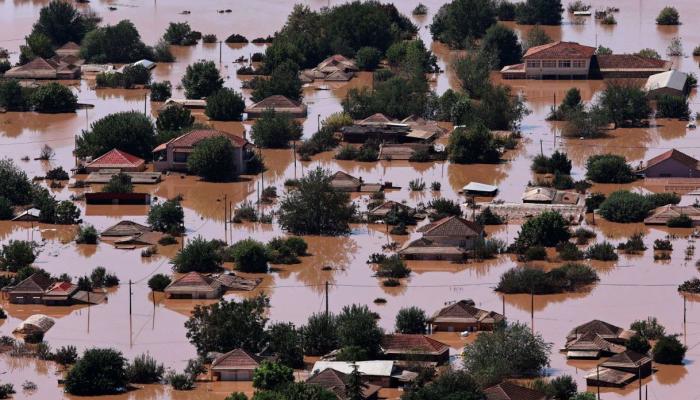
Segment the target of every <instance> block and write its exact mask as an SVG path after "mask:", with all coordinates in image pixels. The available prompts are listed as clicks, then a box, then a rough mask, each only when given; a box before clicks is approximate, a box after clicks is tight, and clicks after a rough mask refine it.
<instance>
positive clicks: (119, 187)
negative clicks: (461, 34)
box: [102, 172, 134, 193]
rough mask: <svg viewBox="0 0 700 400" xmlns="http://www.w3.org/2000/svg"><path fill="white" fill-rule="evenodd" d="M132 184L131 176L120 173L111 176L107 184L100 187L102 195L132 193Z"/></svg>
mask: <svg viewBox="0 0 700 400" xmlns="http://www.w3.org/2000/svg"><path fill="white" fill-rule="evenodd" d="M133 191H134V184H133V183H131V176H130V175H128V174H126V173H124V172H120V173H118V174H115V175H112V177H111V178H109V182H107V184H106V185H104V186H103V187H102V192H103V193H133Z"/></svg>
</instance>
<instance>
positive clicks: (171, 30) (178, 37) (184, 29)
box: [163, 22, 192, 46]
mask: <svg viewBox="0 0 700 400" xmlns="http://www.w3.org/2000/svg"><path fill="white" fill-rule="evenodd" d="M191 33H192V28H190V24H188V23H187V22H171V23H170V24H169V25H168V28H167V29H166V30H165V33H164V34H163V39H164V40H165V41H166V42H167V43H168V44H176V45H183V46H186V45H188V44H189V43H188V42H187V41H186V39H187V38H188V36H189V35H190V34H191Z"/></svg>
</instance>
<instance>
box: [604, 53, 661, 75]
mask: <svg viewBox="0 0 700 400" xmlns="http://www.w3.org/2000/svg"><path fill="white" fill-rule="evenodd" d="M596 58H597V59H598V67H599V69H600V70H601V71H659V72H663V71H668V70H669V69H671V65H672V64H671V62H670V61H666V60H660V59H658V58H651V57H642V56H639V55H636V54H598V55H597V56H596Z"/></svg>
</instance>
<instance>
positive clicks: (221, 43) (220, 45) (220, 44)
mask: <svg viewBox="0 0 700 400" xmlns="http://www.w3.org/2000/svg"><path fill="white" fill-rule="evenodd" d="M223 43H224V42H222V41H221V40H219V64H221V47H222V46H223Z"/></svg>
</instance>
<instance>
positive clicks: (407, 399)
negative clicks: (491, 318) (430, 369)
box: [401, 335, 490, 400]
mask: <svg viewBox="0 0 700 400" xmlns="http://www.w3.org/2000/svg"><path fill="white" fill-rule="evenodd" d="M489 336H490V335H489ZM443 399H445V400H453V399H454V400H457V399H459V400H485V399H486V396H485V395H484V392H482V390H481V388H480V387H479V384H478V383H477V382H476V381H475V380H474V378H473V377H472V375H470V374H469V373H468V372H466V371H463V370H452V369H448V370H447V371H445V372H444V373H442V374H440V375H438V377H437V378H435V380H433V381H432V382H430V383H428V384H427V385H425V386H423V387H419V388H416V389H414V390H408V391H405V392H404V394H403V395H402V396H401V400H443Z"/></svg>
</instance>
